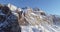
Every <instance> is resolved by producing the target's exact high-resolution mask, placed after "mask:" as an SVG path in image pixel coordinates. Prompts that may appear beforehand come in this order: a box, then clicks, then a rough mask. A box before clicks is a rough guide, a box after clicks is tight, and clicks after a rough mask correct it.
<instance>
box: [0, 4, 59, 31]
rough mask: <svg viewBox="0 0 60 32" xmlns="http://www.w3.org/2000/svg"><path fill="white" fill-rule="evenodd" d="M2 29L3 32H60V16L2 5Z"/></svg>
mask: <svg viewBox="0 0 60 32" xmlns="http://www.w3.org/2000/svg"><path fill="white" fill-rule="evenodd" d="M0 27H2V28H0V31H1V32H3V31H4V32H5V31H7V32H9V31H10V32H60V16H59V15H47V14H46V13H45V12H44V11H42V10H41V9H39V8H35V9H33V8H30V7H26V8H18V7H16V6H14V5H12V4H8V5H0ZM10 27H11V29H10Z"/></svg>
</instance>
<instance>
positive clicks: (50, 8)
mask: <svg viewBox="0 0 60 32" xmlns="http://www.w3.org/2000/svg"><path fill="white" fill-rule="evenodd" d="M0 3H2V4H8V3H11V4H13V5H15V6H17V7H25V6H29V7H32V8H34V7H39V8H41V9H42V10H44V11H45V12H47V13H49V14H57V15H60V0H0Z"/></svg>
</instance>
